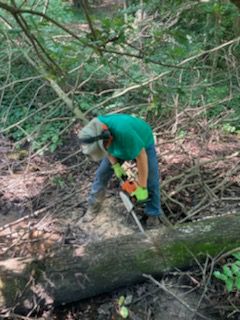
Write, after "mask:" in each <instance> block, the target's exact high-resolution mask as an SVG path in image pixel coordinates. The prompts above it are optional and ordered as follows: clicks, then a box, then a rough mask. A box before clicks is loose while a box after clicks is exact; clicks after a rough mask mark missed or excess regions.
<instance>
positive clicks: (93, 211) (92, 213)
mask: <svg viewBox="0 0 240 320" xmlns="http://www.w3.org/2000/svg"><path fill="white" fill-rule="evenodd" d="M104 198H105V190H104V191H101V192H99V193H98V194H97V195H95V198H94V203H91V204H89V205H88V209H87V211H86V213H85V214H84V216H83V217H82V218H81V219H80V221H79V222H83V223H85V222H91V221H92V220H94V219H95V218H96V216H97V214H98V212H99V211H100V210H101V207H102V203H103V201H104Z"/></svg>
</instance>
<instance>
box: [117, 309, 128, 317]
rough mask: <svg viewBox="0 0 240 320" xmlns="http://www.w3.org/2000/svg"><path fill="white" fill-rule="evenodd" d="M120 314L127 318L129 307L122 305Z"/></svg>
mask: <svg viewBox="0 0 240 320" xmlns="http://www.w3.org/2000/svg"><path fill="white" fill-rule="evenodd" d="M119 314H120V315H121V317H123V319H127V317H128V309H127V308H126V307H124V306H123V307H121V308H120V311H119Z"/></svg>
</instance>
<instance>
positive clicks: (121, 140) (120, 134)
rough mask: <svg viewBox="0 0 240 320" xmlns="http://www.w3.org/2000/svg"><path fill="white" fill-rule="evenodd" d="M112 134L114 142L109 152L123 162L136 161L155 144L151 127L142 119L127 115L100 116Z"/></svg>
mask: <svg viewBox="0 0 240 320" xmlns="http://www.w3.org/2000/svg"><path fill="white" fill-rule="evenodd" d="M98 119H99V120H100V121H101V122H102V123H104V124H105V125H106V126H107V127H108V128H109V130H110V131H111V133H112V136H113V141H112V143H111V145H110V146H109V148H108V152H109V153H110V154H111V155H112V156H114V157H115V158H118V159H122V160H133V159H135V158H136V157H137V156H138V155H139V153H140V151H141V150H142V148H147V147H149V146H150V145H152V144H154V139H153V133H152V129H151V127H150V126H149V125H148V124H147V123H146V122H145V121H144V120H142V119H139V118H136V117H134V116H130V115H127V114H110V115H106V116H99V117H98Z"/></svg>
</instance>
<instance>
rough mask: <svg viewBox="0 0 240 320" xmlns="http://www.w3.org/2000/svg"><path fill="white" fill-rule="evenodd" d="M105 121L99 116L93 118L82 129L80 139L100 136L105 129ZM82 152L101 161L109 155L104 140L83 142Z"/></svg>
mask: <svg viewBox="0 0 240 320" xmlns="http://www.w3.org/2000/svg"><path fill="white" fill-rule="evenodd" d="M103 125H104V124H103V123H102V122H101V121H100V120H99V119H98V118H93V119H92V120H91V121H90V122H89V123H88V124H87V125H86V126H85V127H83V128H82V130H81V131H80V132H79V134H78V137H79V139H83V140H84V139H87V138H92V137H96V136H99V135H100V134H101V133H102V131H103ZM82 152H83V153H84V154H86V155H89V156H90V157H91V158H92V160H94V161H100V160H101V159H103V158H104V157H105V156H106V155H107V151H106V149H105V148H104V146H103V140H102V139H101V140H98V141H94V142H92V143H84V142H83V144H82Z"/></svg>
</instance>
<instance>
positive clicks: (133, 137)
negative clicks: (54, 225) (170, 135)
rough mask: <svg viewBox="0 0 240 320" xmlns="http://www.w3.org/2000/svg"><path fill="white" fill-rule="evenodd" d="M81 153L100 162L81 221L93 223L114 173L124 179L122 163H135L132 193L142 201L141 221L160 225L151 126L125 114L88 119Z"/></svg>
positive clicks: (156, 164)
mask: <svg viewBox="0 0 240 320" xmlns="http://www.w3.org/2000/svg"><path fill="white" fill-rule="evenodd" d="M79 138H80V141H81V143H83V147H82V149H83V153H85V154H88V155H89V156H90V157H91V158H92V159H93V160H95V161H99V160H102V161H101V164H100V166H99V167H98V169H97V172H96V176H95V179H94V181H93V184H92V188H91V192H90V195H89V197H88V210H87V212H86V214H85V215H84V217H83V218H82V219H81V221H82V222H90V221H92V220H93V219H94V218H95V217H96V215H97V213H98V211H99V210H100V207H101V203H102V201H103V199H104V196H105V192H106V188H107V184H108V181H109V180H110V178H111V177H112V175H113V173H115V175H116V176H117V178H119V179H123V178H125V176H126V173H125V171H124V169H123V168H122V166H121V165H122V164H123V162H124V161H128V160H136V164H137V170H138V179H137V181H136V182H135V183H136V190H135V191H134V192H133V193H132V194H131V195H132V196H135V197H136V199H137V201H139V202H145V201H146V205H145V208H144V216H143V219H142V222H145V223H147V224H148V225H156V224H159V217H160V215H161V207H160V185H159V170H158V161H157V156H156V150H155V146H154V138H153V133H152V129H151V127H150V126H149V125H148V124H147V123H146V122H145V121H144V120H142V119H140V118H137V117H134V116H130V115H127V114H109V115H104V116H98V117H96V118H94V119H93V120H91V121H90V122H89V123H88V124H87V125H86V126H85V127H84V128H83V129H82V130H81V131H80V133H79Z"/></svg>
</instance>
